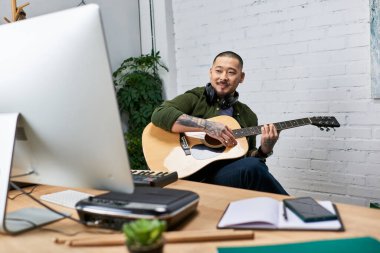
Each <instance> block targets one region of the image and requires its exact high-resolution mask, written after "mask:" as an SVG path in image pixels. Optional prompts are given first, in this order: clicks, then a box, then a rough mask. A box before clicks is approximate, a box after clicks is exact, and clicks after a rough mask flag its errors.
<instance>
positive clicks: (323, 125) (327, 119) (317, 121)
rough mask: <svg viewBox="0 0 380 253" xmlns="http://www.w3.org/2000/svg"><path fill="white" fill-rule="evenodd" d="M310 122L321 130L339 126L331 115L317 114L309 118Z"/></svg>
mask: <svg viewBox="0 0 380 253" xmlns="http://www.w3.org/2000/svg"><path fill="white" fill-rule="evenodd" d="M309 119H310V121H311V124H312V125H314V126H317V127H319V128H320V129H321V130H325V129H326V130H327V131H329V130H330V127H332V128H335V127H340V124H339V122H338V120H337V119H336V118H335V117H333V116H318V117H311V118H309Z"/></svg>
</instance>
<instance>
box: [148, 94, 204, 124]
mask: <svg viewBox="0 0 380 253" xmlns="http://www.w3.org/2000/svg"><path fill="white" fill-rule="evenodd" d="M197 100H198V97H197V96H196V95H195V94H193V93H184V94H182V95H179V96H177V97H175V98H174V99H172V100H168V101H165V102H163V103H162V104H161V105H160V106H158V107H157V108H156V109H155V110H154V112H153V114H152V118H151V121H152V123H153V124H154V125H155V126H157V127H160V128H162V129H164V130H166V131H171V129H172V126H173V124H174V123H175V121H176V120H177V119H178V117H179V116H181V115H182V114H189V115H190V114H191V112H192V110H193V108H194V104H195V103H196V102H197Z"/></svg>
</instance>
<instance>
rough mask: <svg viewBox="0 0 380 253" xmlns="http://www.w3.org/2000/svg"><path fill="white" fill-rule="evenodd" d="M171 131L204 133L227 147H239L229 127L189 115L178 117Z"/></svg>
mask: <svg viewBox="0 0 380 253" xmlns="http://www.w3.org/2000/svg"><path fill="white" fill-rule="evenodd" d="M171 131H172V132H173V133H183V132H196V131H198V132H201V131H204V132H206V134H207V135H209V136H210V137H212V138H214V139H217V140H219V141H220V142H221V143H222V144H223V145H224V146H226V147H233V146H236V145H237V141H236V139H235V137H234V135H233V133H232V130H231V129H230V128H229V127H228V126H226V125H224V124H222V123H219V122H214V121H210V120H206V119H201V118H197V117H194V116H190V115H187V114H182V115H181V116H179V117H178V119H177V120H176V122H174V125H173V127H172V129H171Z"/></svg>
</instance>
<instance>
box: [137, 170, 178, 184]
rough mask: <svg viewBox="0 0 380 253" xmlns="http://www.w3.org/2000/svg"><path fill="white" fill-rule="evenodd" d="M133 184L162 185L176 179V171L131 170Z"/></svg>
mask: <svg viewBox="0 0 380 253" xmlns="http://www.w3.org/2000/svg"><path fill="white" fill-rule="evenodd" d="M131 172H132V177H133V182H134V183H135V186H154V187H164V186H166V185H168V184H170V183H173V182H175V181H177V180H178V174H177V172H154V171H152V170H131Z"/></svg>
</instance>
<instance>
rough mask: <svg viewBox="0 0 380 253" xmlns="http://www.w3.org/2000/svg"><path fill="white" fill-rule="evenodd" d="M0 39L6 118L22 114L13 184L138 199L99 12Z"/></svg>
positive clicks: (8, 30) (74, 14)
mask: <svg viewBox="0 0 380 253" xmlns="http://www.w3.org/2000/svg"><path fill="white" fill-rule="evenodd" d="M0 38H1V43H0V115H1V114H7V113H20V117H19V120H18V122H17V132H16V136H17V138H16V142H15V146H14V152H13V162H12V164H13V165H12V172H11V173H12V176H13V177H14V179H16V177H17V180H20V181H25V182H31V183H37V184H47V185H56V186H66V187H83V188H96V189H105V190H112V191H117V192H124V193H131V192H132V191H133V181H132V178H131V172H130V168H129V161H128V156H127V153H126V152H127V151H126V147H125V142H124V138H123V132H122V127H121V122H120V116H119V111H118V106H117V101H116V97H115V90H114V86H113V80H112V75H111V69H110V64H109V59H108V54H107V48H106V42H105V38H104V34H103V28H102V22H101V17H100V10H99V7H98V6H97V5H92V4H90V5H86V6H83V7H78V8H74V9H69V10H65V11H61V12H57V13H52V14H47V15H43V16H39V17H35V18H31V19H28V20H23V21H19V22H15V23H12V24H6V25H1V26H0ZM126 46H127V45H126ZM1 145H2V142H1V140H0V146H1ZM1 150H2V149H1V148H0V152H1ZM0 174H1V173H0ZM20 175H26V176H23V177H19V176H20ZM3 176H4V174H3ZM2 180H3V179H2Z"/></svg>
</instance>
